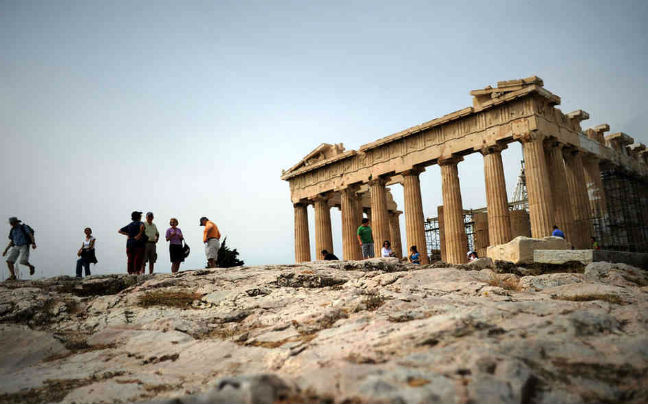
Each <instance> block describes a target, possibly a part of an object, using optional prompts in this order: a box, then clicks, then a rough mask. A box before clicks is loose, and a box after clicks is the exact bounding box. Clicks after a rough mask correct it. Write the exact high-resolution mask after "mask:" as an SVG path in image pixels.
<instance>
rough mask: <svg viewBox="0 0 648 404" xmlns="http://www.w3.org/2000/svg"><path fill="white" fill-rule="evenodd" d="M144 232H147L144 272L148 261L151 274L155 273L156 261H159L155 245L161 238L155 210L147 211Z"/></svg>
mask: <svg viewBox="0 0 648 404" xmlns="http://www.w3.org/2000/svg"><path fill="white" fill-rule="evenodd" d="M144 234H146V238H147V240H146V245H145V246H144V262H143V263H142V271H141V272H142V274H144V273H145V272H146V263H147V262H148V263H149V274H152V273H153V267H154V266H155V261H157V251H156V249H155V245H156V244H157V242H158V240H159V239H160V232H158V229H157V226H155V223H153V212H147V213H146V222H144Z"/></svg>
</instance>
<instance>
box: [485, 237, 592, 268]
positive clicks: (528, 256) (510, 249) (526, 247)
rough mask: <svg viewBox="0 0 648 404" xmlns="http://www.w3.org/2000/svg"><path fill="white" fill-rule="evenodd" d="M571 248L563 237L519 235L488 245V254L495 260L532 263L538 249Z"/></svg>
mask: <svg viewBox="0 0 648 404" xmlns="http://www.w3.org/2000/svg"><path fill="white" fill-rule="evenodd" d="M569 249H571V244H570V243H568V242H567V241H566V240H565V239H564V238H561V237H552V236H549V237H544V238H530V237H524V236H518V237H516V238H514V239H513V240H511V241H509V242H508V243H506V244H500V245H494V246H490V247H488V249H487V252H486V254H487V255H488V257H489V258H491V259H493V260H494V261H507V262H512V263H514V264H531V263H533V254H534V252H535V251H536V250H569ZM590 261H591V260H590Z"/></svg>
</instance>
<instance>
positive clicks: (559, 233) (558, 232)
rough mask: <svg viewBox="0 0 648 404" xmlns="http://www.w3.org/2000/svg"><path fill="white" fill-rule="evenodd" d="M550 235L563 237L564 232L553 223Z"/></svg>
mask: <svg viewBox="0 0 648 404" xmlns="http://www.w3.org/2000/svg"><path fill="white" fill-rule="evenodd" d="M551 235H552V236H554V237H560V238H565V233H563V231H562V230H560V229H559V228H558V226H556V225H555V224H554V225H553V232H551Z"/></svg>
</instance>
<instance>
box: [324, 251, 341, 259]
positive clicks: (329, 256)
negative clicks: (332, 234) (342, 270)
mask: <svg viewBox="0 0 648 404" xmlns="http://www.w3.org/2000/svg"><path fill="white" fill-rule="evenodd" d="M322 257H324V261H338V260H339V258H338V257H336V256H335V254H333V253H330V252H328V251H327V250H322Z"/></svg>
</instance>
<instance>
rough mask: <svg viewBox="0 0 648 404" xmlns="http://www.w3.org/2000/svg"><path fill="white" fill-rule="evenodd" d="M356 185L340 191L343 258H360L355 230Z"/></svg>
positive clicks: (356, 223) (356, 227) (356, 225)
mask: <svg viewBox="0 0 648 404" xmlns="http://www.w3.org/2000/svg"><path fill="white" fill-rule="evenodd" d="M356 191H357V187H347V188H344V189H343V190H342V191H341V192H340V208H341V210H342V256H343V257H344V259H345V260H358V259H362V256H361V255H360V254H359V253H360V249H359V248H358V247H359V243H358V238H357V237H356V231H357V229H358V226H359V223H358V219H357V212H358V208H357V197H356Z"/></svg>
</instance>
